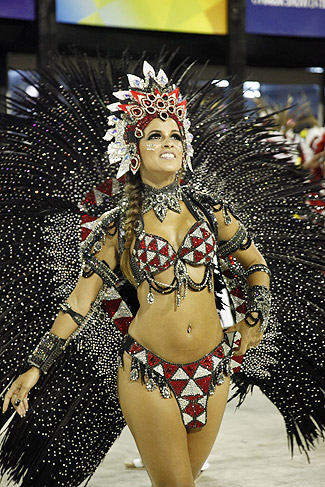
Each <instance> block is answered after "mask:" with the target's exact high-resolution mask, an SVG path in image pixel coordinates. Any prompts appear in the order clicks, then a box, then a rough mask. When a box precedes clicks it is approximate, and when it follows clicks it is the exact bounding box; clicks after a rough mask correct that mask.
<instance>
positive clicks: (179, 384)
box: [170, 379, 188, 396]
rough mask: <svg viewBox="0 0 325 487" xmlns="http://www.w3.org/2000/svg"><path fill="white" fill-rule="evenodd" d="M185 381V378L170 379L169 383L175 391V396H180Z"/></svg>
mask: <svg viewBox="0 0 325 487" xmlns="http://www.w3.org/2000/svg"><path fill="white" fill-rule="evenodd" d="M187 382H188V381H187V379H177V380H171V381H170V385H171V387H172V388H173V391H174V392H175V395H176V396H180V394H181V392H182V390H183V389H184V387H185V386H186V384H187Z"/></svg>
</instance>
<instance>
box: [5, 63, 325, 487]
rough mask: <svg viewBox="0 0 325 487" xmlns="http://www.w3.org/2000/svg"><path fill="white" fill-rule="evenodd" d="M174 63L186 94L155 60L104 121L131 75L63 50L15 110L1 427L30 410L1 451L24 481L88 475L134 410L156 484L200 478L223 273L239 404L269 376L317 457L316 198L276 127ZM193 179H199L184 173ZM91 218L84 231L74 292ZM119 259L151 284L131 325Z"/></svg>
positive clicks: (272, 391)
mask: <svg viewBox="0 0 325 487" xmlns="http://www.w3.org/2000/svg"><path fill="white" fill-rule="evenodd" d="M118 64H120V67H121V66H122V67H123V66H124V63H118ZM109 68H112V69H109ZM115 68H116V66H115ZM179 71H180V70H179V69H177V70H176V73H174V76H173V79H176V80H178V81H179V84H180V85H181V86H184V87H185V88H186V87H187V93H188V95H187V100H183V99H182V98H181V96H180V93H179V89H178V88H176V87H175V86H174V85H172V83H171V82H169V81H168V79H167V77H166V75H165V73H164V72H163V71H162V70H160V71H159V72H158V74H157V75H156V74H155V72H154V70H153V68H152V67H151V66H150V65H148V63H144V78H143V79H141V78H140V77H137V76H134V75H128V81H129V88H128V89H127V90H125V91H118V92H116V93H114V95H115V96H116V98H117V99H118V102H117V103H114V104H111V105H109V109H110V110H111V112H112V115H110V116H109V119H108V124H109V129H108V130H107V129H106V127H107V110H106V108H107V104H108V103H109V102H110V101H111V92H112V91H113V90H112V89H111V85H112V81H111V80H110V77H109V76H108V74H107V73H116V72H118V71H116V69H114V66H106V68H105V66H104V67H103V61H102V60H100V62H99V63H98V69H97V71H96V69H95V68H92V64H91V63H90V62H88V60H87V59H84V58H83V56H79V57H78V56H77V58H76V59H75V60H72V59H71V58H70V57H69V58H67V59H65V58H60V57H59V58H58V60H57V62H56V63H54V69H53V68H52V69H51V73H47V76H46V77H44V81H43V82H42V83H43V84H42V85H41V86H40V96H39V98H37V99H30V100H27V101H26V100H25V99H21V100H18V103H17V104H16V105H15V109H16V110H18V114H19V116H18V117H16V116H12V115H10V114H8V115H5V116H4V117H3V118H4V122H5V130H3V134H4V135H3V139H4V140H2V144H3V146H4V147H3V154H4V160H3V162H4V167H3V169H2V170H3V172H4V174H6V179H7V182H6V185H5V188H4V200H5V202H4V204H2V205H1V213H0V215H1V219H0V225H1V226H2V227H3V229H4V235H5V242H6V245H5V247H4V249H5V255H4V263H5V267H4V268H5V279H4V286H5V289H6V292H7V293H8V302H6V303H5V305H4V312H3V313H2V314H0V324H1V326H3V327H4V330H5V332H4V333H3V335H2V336H1V339H2V342H1V348H0V353H1V356H2V357H3V359H4V360H3V361H2V363H1V364H0V365H1V369H0V370H1V374H0V384H1V385H2V386H3V388H4V389H5V390H7V393H6V397H5V402H4V410H6V409H7V408H8V412H7V415H3V417H2V422H3V423H6V421H7V420H8V419H9V413H10V410H11V409H10V408H9V407H8V406H9V403H10V402H11V404H12V405H13V406H14V408H15V409H16V410H17V412H18V413H19V415H21V416H24V415H25V414H26V417H24V418H23V419H20V418H19V417H18V418H17V415H15V416H14V418H13V420H12V422H11V423H10V425H9V426H8V428H7V432H6V434H5V437H4V442H3V446H2V450H1V451H0V464H1V473H9V475H10V476H11V478H12V479H13V481H15V482H22V484H21V485H22V487H53V486H55V487H58V486H64V487H68V486H69V487H75V486H77V485H80V484H81V483H82V482H83V481H85V480H86V479H89V478H90V477H91V475H92V474H93V473H94V471H95V469H96V468H97V466H98V465H99V463H100V462H101V460H102V459H103V458H104V456H105V454H106V453H107V451H108V450H109V448H110V446H111V444H112V443H113V442H114V441H115V439H116V438H117V436H118V435H119V434H120V432H121V430H122V428H123V427H124V424H125V423H124V419H123V417H122V413H121V408H120V405H121V407H122V410H123V414H124V416H125V419H126V421H127V422H128V424H129V426H130V429H131V431H132V433H133V434H134V437H135V439H136V442H137V444H138V447H139V450H140V453H141V456H142V458H143V460H144V463H145V466H146V468H147V470H148V472H149V475H150V477H151V480H152V483H153V486H154V487H157V486H160V485H166V484H167V485H189V486H190V485H193V484H194V479H195V477H196V476H197V474H198V472H199V470H200V467H201V466H202V464H203V462H204V460H205V459H206V457H207V455H208V453H209V451H210V449H211V447H212V444H213V442H214V440H215V437H216V434H217V432H218V428H219V425H220V422H221V418H222V415H223V410H224V407H225V402H226V398H227V394H228V388H229V365H230V355H231V353H232V352H231V347H232V343H230V341H228V339H227V337H225V336H224V334H223V331H222V329H221V325H220V320H219V316H218V313H217V309H220V308H222V306H224V305H223V304H222V302H221V298H220V293H222V292H223V290H224V289H225V286H224V284H223V279H222V278H221V272H222V274H223V276H224V277H225V278H226V279H227V280H228V282H229V283H230V286H228V289H229V291H230V294H231V298H232V302H233V305H234V306H233V310H232V311H233V315H234V316H236V320H235V321H236V322H237V324H236V325H235V326H230V327H228V329H227V331H229V332H232V331H235V330H236V331H239V332H240V334H241V336H242V341H241V345H240V346H239V348H238V349H235V351H234V354H235V355H234V356H233V358H232V360H231V364H232V365H234V369H233V370H234V375H233V378H234V382H235V384H236V386H238V389H237V390H238V394H240V395H241V399H243V398H244V396H245V394H246V393H247V388H248V387H250V386H252V385H255V384H257V385H258V386H259V387H260V388H261V390H262V391H263V392H264V393H265V394H266V395H267V397H268V398H269V399H270V400H271V401H272V402H273V403H274V404H275V405H276V406H277V407H278V408H279V410H280V411H281V413H282V415H283V416H284V419H285V422H286V428H287V432H288V436H289V440H290V441H291V445H292V442H293V438H295V439H296V440H297V443H298V445H299V447H301V448H302V449H304V450H305V451H306V450H308V448H309V447H310V446H312V445H313V444H314V441H315V439H316V438H317V437H318V436H319V435H320V434H321V431H322V430H323V427H324V400H323V388H322V384H323V381H324V378H323V375H322V370H321V368H320V367H319V363H320V362H321V360H322V357H321V351H322V350H323V349H324V347H323V332H322V330H323V322H322V315H321V313H322V312H323V303H322V300H323V296H322V289H323V287H322V286H323V276H322V274H321V272H320V271H321V269H323V266H322V264H321V255H322V254H321V245H320V243H321V238H322V236H321V228H322V227H321V225H314V223H317V221H316V220H315V217H314V214H313V213H312V212H311V211H310V208H309V207H308V205H306V204H304V203H302V200H303V197H302V196H303V195H304V194H305V192H306V191H307V188H308V185H302V181H303V180H304V177H303V175H302V174H301V173H298V172H296V171H294V170H293V168H292V167H291V166H290V165H289V163H286V162H285V160H284V159H283V158H281V159H279V158H278V157H277V156H278V154H279V153H282V152H283V150H284V147H283V145H282V142H281V141H279V140H278V139H277V140H276V142H272V140H270V139H271V134H270V132H269V130H268V123H269V121H268V119H265V118H261V119H256V118H255V116H254V114H253V115H252V116H251V117H249V116H247V117H244V118H243V116H242V114H233V112H231V111H229V110H228V109H226V108H225V106H224V103H223V102H224V99H223V97H222V99H221V100H220V99H218V97H217V95H216V88H215V85H214V83H207V84H206V85H205V86H203V87H200V88H198V87H197V86H196V85H195V84H193V83H192V82H191V80H190V79H189V72H188V71H185V73H182V74H180V73H179ZM53 73H54V74H53ZM123 74H125V73H123ZM121 80H122V77H120V76H117V80H115V81H114V84H117V85H118V86H119V87H120V86H121V84H122V82H121ZM176 84H178V82H177V83H176ZM18 96H19V95H18ZM21 96H22V95H21ZM187 101H188V104H187ZM230 102H231V100H230ZM187 109H188V111H189V112H190V113H191V119H192V129H191V131H192V132H193V135H194V138H193V140H192V136H191V133H190V131H189V128H190V122H189V120H188V118H187V115H186V112H187ZM89 120H91V123H90V122H89ZM105 130H107V133H106V135H105V140H107V141H109V145H108V149H107V154H106V155H103V152H104V151H105V150H106V146H104V143H103V140H102V138H101V135H102V134H104V132H105ZM1 133H2V132H0V135H1ZM98 134H100V137H99V136H98ZM26 141H28V143H26ZM193 149H194V150H195V152H194V153H193ZM192 156H193V160H192V162H193V168H194V171H193V173H191V158H192ZM34 161H36V162H35V163H34ZM109 163H111V164H112V165H113V169H112V170H111V169H110V166H109ZM118 164H119V171H118V174H117V178H118V179H119V180H120V181H122V180H123V179H120V177H123V176H124V175H125V174H126V173H128V184H127V186H126V189H125V195H124V196H123V197H122V198H121V197H120V196H121V195H120V193H119V192H118V191H117V190H116V188H117V187H119V183H118V182H117V181H116V180H114V179H113V171H114V175H115V171H116V166H117V165H118ZM103 174H105V176H106V177H109V178H111V179H110V180H109V181H105V182H104V183H103ZM183 175H184V176H183ZM182 177H184V179H185V180H186V182H187V183H188V182H189V183H191V184H188V185H185V186H184V185H183V186H179V184H178V183H179V181H180V179H181V178H182ZM17 181H19V185H18V184H17ZM226 183H227V186H229V187H230V189H231V191H232V194H234V195H235V196H236V200H237V202H239V208H240V210H241V213H242V214H243V215H244V217H245V219H247V221H249V222H250V230H252V231H253V232H254V234H255V235H254V241H255V243H256V245H257V246H259V247H258V248H260V249H263V254H264V255H265V256H266V257H267V260H268V263H269V265H270V268H271V270H272V274H273V276H272V278H273V280H274V282H275V287H276V291H277V292H276V293H275V295H274V300H273V302H274V303H275V306H274V308H273V309H272V312H270V292H269V289H268V287H269V274H270V272H269V270H268V267H267V266H266V265H265V262H264V260H263V258H262V257H261V255H260V253H259V252H258V251H257V250H256V248H255V246H254V245H253V243H252V241H251V239H250V237H249V235H248V232H247V231H246V230H245V228H244V226H243V224H242V223H241V222H239V221H238V220H237V219H236V218H235V216H234V215H233V212H232V211H231V210H230V208H229V206H228V205H227V204H226V203H225V198H223V196H224V195H225V191H224V186H225V184H226ZM91 187H92V188H94V189H93V190H92V191H90V192H89V193H87V191H89V188H91ZM205 189H209V191H210V193H211V194H210V193H208V192H204V191H202V190H205ZM198 190H200V191H198ZM214 193H217V196H215V194H214ZM85 194H86V197H85ZM114 194H116V197H115V198H119V200H118V204H116V205H115V203H114V201H116V200H114V197H113V195H114ZM26 202H27V203H26ZM298 202H299V203H298ZM97 203H98V205H97ZM101 204H102V206H100V205H101ZM87 205H88V206H87ZM89 205H90V206H91V205H92V206H93V208H92V210H93V211H92V212H91V211H90V212H89V213H88V214H87V215H81V214H80V211H87V210H88V207H89ZM103 206H104V207H105V211H106V210H107V209H108V208H110V209H109V211H106V212H105V213H104V214H103V215H102V217H101V218H99V220H98V222H97V223H96V224H95V226H94V227H93V223H94V222H95V220H96V218H97V215H98V214H101V213H103V210H102V211H101V212H99V210H98V208H99V207H100V208H102V207H103ZM94 207H95V208H94ZM94 210H95V211H94ZM94 215H95V216H94ZM13 217H14V223H13ZM320 221H321V217H320V220H319V222H320ZM81 223H82V232H83V233H89V232H90V233H89V235H88V236H87V238H86V240H85V241H84V243H83V245H82V275H81V276H80V278H79V280H78V282H77V285H76V287H75V288H74V290H73V291H72V288H73V286H74V284H73V285H72V282H73V283H75V282H76V275H75V274H77V272H78V271H79V260H78V251H79V240H80V238H79V234H80V226H81ZM90 229H92V230H91V231H90ZM216 252H218V254H219V256H220V259H219V262H218V263H217V261H216V259H215V257H216ZM13 256H14V257H13ZM219 264H220V266H219ZM119 268H121V269H122V271H123V274H124V276H125V277H126V278H127V280H128V281H129V282H130V283H132V284H133V286H135V287H136V288H137V296H138V301H139V305H140V307H139V309H138V311H137V313H136V315H135V317H134V318H133V316H132V313H131V312H130V309H129V307H132V306H133V304H134V303H133V301H132V299H131V294H132V293H131V292H129V291H130V287H131V286H129V287H127V286H125V278H124V279H122V278H121V274H120V269H119ZM71 269H72V271H71ZM243 280H244V281H245V282H246V284H245V282H244V288H243V287H242V284H243ZM245 285H246V289H245ZM247 285H248V286H247ZM126 289H127V292H125V290H126ZM306 290H307V291H306ZM71 291H72V292H71ZM213 291H214V292H213ZM121 296H123V299H122V297H121ZM62 299H67V301H65V302H63V303H62ZM246 301H247V303H246ZM60 302H61V304H60V312H59V313H58V315H57V318H56V319H55V321H54V324H53V326H52V328H51V332H46V333H45V335H44V336H43V338H42V339H41V341H40V342H39V345H38V346H37V347H36V349H35V350H34V352H32V350H33V348H34V346H35V345H36V344H37V342H38V341H39V339H40V337H41V335H42V333H44V331H45V330H46V329H48V328H49V327H47V324H46V320H47V319H49V317H50V316H51V315H52V314H53V313H54V312H57V310H58V309H59V303H60ZM8 303H9V305H8ZM126 303H127V304H126ZM216 303H217V306H216ZM22 307H23V308H22ZM277 310H279V315H280V318H281V323H282V324H281V325H280V326H279V325H278V324H277V322H276V311H277ZM104 311H105V312H104ZM135 311H136V310H135V309H134V310H133V314H135ZM51 323H52V321H51ZM224 324H225V326H226V327H227V325H228V323H227V322H225V323H224ZM230 324H232V323H230ZM129 325H130V326H129ZM262 336H263V340H262V341H261V338H262ZM260 341H261V343H260V344H259V342H260ZM315 349H317V351H318V353H317V354H315V353H313V350H315ZM26 350H29V351H30V352H32V353H31V355H30V356H29V358H28V364H27V368H26V363H25V362H23V363H21V357H22V355H23V354H26ZM246 351H247V353H245V352H246ZM243 353H245V357H244V360H243V363H242V366H241V367H240V366H239V364H240V362H241V357H240V354H243ZM118 366H120V367H118ZM26 369H28V370H27V372H26ZM17 370H19V373H21V372H23V373H22V374H21V375H20V377H18V379H16V380H14V379H15V377H16V375H18V374H17ZM11 381H13V382H12V383H11ZM35 384H36V385H35ZM33 386H34V387H33ZM29 391H30V394H29ZM28 394H29V395H30V397H31V403H30V408H29V411H28V412H27V409H28V407H29V404H28ZM118 397H119V400H118ZM157 413H158V414H157Z"/></svg>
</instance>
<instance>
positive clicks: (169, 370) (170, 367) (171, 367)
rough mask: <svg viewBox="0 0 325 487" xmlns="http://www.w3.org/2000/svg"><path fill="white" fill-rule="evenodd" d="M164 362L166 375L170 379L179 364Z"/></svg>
mask: <svg viewBox="0 0 325 487" xmlns="http://www.w3.org/2000/svg"><path fill="white" fill-rule="evenodd" d="M163 364H164V370H165V377H166V379H167V380H168V379H170V377H171V376H172V375H173V374H174V373H175V372H176V371H177V369H178V365H176V364H169V363H167V362H164V363H163Z"/></svg>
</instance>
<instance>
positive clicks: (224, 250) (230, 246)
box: [218, 222, 248, 256]
mask: <svg viewBox="0 0 325 487" xmlns="http://www.w3.org/2000/svg"><path fill="white" fill-rule="evenodd" d="M247 238H248V233H247V230H246V228H245V227H244V225H243V224H242V223H240V222H239V228H238V230H237V232H236V233H235V234H234V235H233V236H232V237H231V238H230V239H229V240H227V242H225V243H223V244H222V245H219V248H218V255H220V256H227V255H229V254H231V253H233V252H236V250H239V249H240V247H241V245H242V244H244V243H245V242H246V241H247Z"/></svg>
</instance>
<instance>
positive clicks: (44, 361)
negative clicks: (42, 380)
mask: <svg viewBox="0 0 325 487" xmlns="http://www.w3.org/2000/svg"><path fill="white" fill-rule="evenodd" d="M65 343H66V340H64V339H63V338H60V337H58V336H57V335H54V334H53V333H51V332H50V331H47V332H46V333H45V335H44V336H43V337H42V338H41V340H40V342H39V344H38V345H37V347H36V348H35V350H34V351H33V353H32V354H31V355H30V356H29V357H28V360H27V361H28V363H29V364H30V365H34V367H37V368H38V369H40V370H41V371H42V372H43V373H44V374H47V372H48V370H49V368H50V367H51V365H53V363H54V362H55V361H56V360H57V358H58V357H59V356H60V355H61V353H62V352H63V347H64V345H65Z"/></svg>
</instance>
